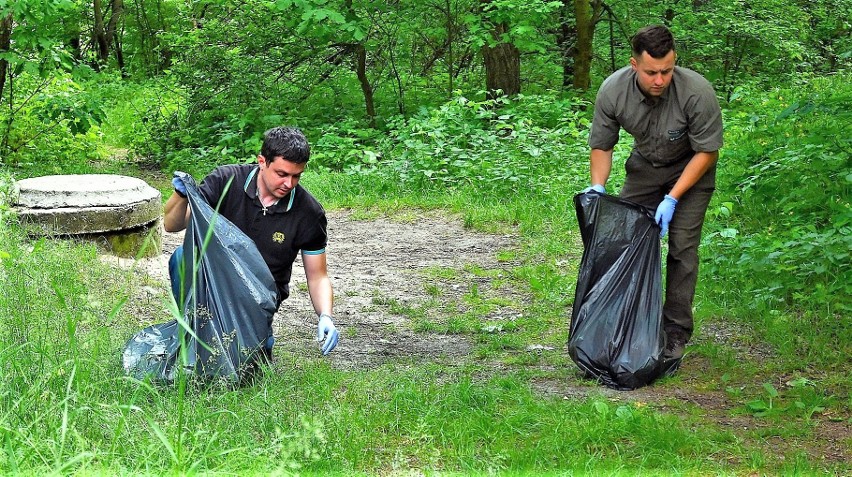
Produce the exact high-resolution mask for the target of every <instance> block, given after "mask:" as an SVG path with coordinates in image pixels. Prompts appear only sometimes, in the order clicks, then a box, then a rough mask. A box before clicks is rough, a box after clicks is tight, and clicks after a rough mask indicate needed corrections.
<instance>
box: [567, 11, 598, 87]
mask: <svg viewBox="0 0 852 477" xmlns="http://www.w3.org/2000/svg"><path fill="white" fill-rule="evenodd" d="M600 12H601V0H574V18H575V19H576V24H577V45H576V47H575V48H574V50H573V53H574V81H573V86H574V87H575V88H577V89H580V90H587V89H589V86H591V72H592V53H593V47H594V38H595V24H596V23H597V21H598V19H599V18H600Z"/></svg>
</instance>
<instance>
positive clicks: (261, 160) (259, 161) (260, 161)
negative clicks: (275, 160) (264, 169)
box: [257, 154, 267, 166]
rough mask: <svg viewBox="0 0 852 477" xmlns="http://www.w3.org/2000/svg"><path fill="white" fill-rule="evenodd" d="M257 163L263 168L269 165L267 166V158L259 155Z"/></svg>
mask: <svg viewBox="0 0 852 477" xmlns="http://www.w3.org/2000/svg"><path fill="white" fill-rule="evenodd" d="M257 163H258V164H260V165H261V166H264V165H267V164H266V158H265V157H263V155H262V154H258V155H257Z"/></svg>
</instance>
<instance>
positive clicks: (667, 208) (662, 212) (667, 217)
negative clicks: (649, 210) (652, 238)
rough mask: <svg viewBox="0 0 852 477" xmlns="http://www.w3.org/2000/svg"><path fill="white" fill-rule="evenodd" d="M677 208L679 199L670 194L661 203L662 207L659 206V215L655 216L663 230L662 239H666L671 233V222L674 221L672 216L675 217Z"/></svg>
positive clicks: (661, 232)
mask: <svg viewBox="0 0 852 477" xmlns="http://www.w3.org/2000/svg"><path fill="white" fill-rule="evenodd" d="M675 206H677V199H675V198H674V197H672V196H670V195H668V194H666V196H665V197H664V198H663V201H662V202H660V205H658V206H657V213H656V214H654V221H656V222H657V225H659V226H660V228H661V229H662V230H660V238H662V237H665V236H666V234H667V233H668V232H669V222H671V221H672V216H674V212H675Z"/></svg>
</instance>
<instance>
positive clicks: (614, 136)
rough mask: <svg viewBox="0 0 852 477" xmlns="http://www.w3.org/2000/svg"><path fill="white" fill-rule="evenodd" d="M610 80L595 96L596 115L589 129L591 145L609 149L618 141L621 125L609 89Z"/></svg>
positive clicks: (596, 147) (593, 147)
mask: <svg viewBox="0 0 852 477" xmlns="http://www.w3.org/2000/svg"><path fill="white" fill-rule="evenodd" d="M608 85H609V82H604V84H603V85H602V86H601V88H600V89H599V90H598V95H597V97H596V98H595V115H594V118H593V119H592V127H591V130H590V131H589V147H590V148H592V149H602V150H604V151H608V150H610V149H612V148H613V147H615V145H616V144H617V143H618V133H619V131H620V130H621V125H620V124H619V123H618V120H617V119H616V117H615V107H614V105H613V102H612V95H611V94H610V91H609V89H610V88H609V87H608Z"/></svg>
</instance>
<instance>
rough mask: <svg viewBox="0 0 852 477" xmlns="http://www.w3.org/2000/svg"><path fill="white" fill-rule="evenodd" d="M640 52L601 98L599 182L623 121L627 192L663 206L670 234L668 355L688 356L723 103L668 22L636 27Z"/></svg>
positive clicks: (598, 184)
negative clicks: (688, 60)
mask: <svg viewBox="0 0 852 477" xmlns="http://www.w3.org/2000/svg"><path fill="white" fill-rule="evenodd" d="M631 46H632V50H633V55H632V57H631V58H630V66H626V67H624V68H622V69H620V70H618V71H616V72H615V73H613V74H612V75H611V76H610V77H609V78H607V79H606V80H605V81H604V82H603V84H602V85H601V88H600V90H599V91H598V95H597V99H596V100H595V115H594V120H593V122H592V127H591V132H590V134H589V146H590V148H591V155H590V169H591V181H592V186H591V187H589V188H588V189H586V190H585V191H584V192H588V191H590V190H595V191H597V192H599V193H605V192H606V189H605V187H604V186H605V185H606V181H607V179H608V178H609V175H610V172H611V170H612V150H613V147H614V146H615V144H616V143H617V142H618V134H619V130H620V129H622V128H623V129H624V130H625V131H627V132H628V133H630V134H631V135H632V136H633V139H634V143H633V151H632V153H631V154H630V157H629V158H628V159H627V162H626V164H625V170H626V172H627V176H626V180H625V183H624V187H623V188H622V190H621V193H620V194H619V196H620V197H621V198H624V199H627V200H630V201H633V202H636V203H639V204H642V205H644V206H646V207H648V208H649V209H652V210H656V213H655V220H656V221H657V223H658V224H659V225H660V228H661V232H660V237H663V236H665V235H666V234H668V236H669V251H668V256H667V258H666V294H665V304H664V306H663V326H664V328H665V332H666V337H667V342H666V351H665V354H666V357H667V358H671V359H680V358H681V357H682V356H683V352H684V348H685V346H686V343H687V341H689V338H690V337H691V336H692V331H693V317H692V302H693V298H694V295H695V283H696V281H697V279H698V244H699V243H700V241H701V227H702V225H703V223H704V214H705V212H706V211H707V206H708V205H709V203H710V197H711V196H712V195H713V191H714V190H715V186H716V162H717V160H718V158H719V149H720V148H721V147H722V111H721V109H720V107H719V101H718V100H717V98H716V94H715V93H714V91H713V87H712V86H711V85H710V83H709V82H708V81H707V80H706V79H704V77H702V76H701V75H699V74H698V73H696V72H694V71H692V70H688V69H686V68H681V67H679V66H675V59H676V57H677V55H676V53H675V45H674V38H673V36H672V34H671V32H670V31H669V30H668V29H667V28H666V27H664V26H658V25H654V26H648V27H645V28H642V29H640V30H639V31H638V32H637V33H636V35H634V37H633V39H632V41H631Z"/></svg>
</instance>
